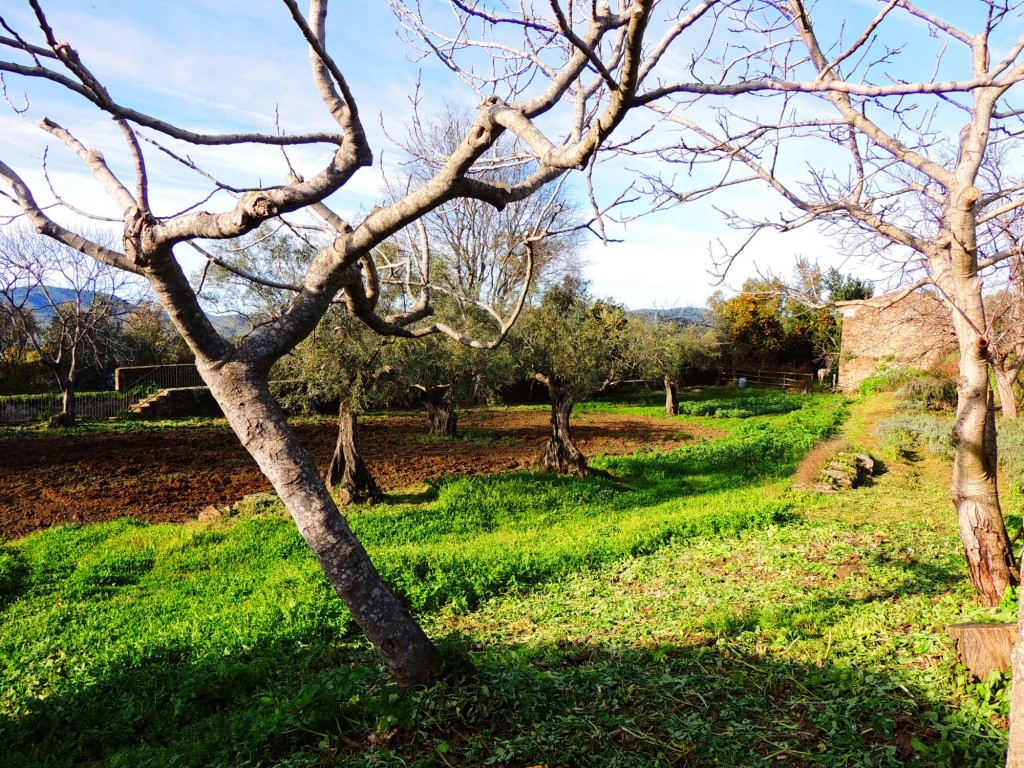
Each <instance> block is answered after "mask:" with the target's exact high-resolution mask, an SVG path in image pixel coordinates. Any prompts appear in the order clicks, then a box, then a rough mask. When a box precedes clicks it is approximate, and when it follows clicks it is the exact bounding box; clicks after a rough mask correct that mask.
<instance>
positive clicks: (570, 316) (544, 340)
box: [515, 282, 643, 475]
mask: <svg viewBox="0 0 1024 768" xmlns="http://www.w3.org/2000/svg"><path fill="white" fill-rule="evenodd" d="M642 322H643V321H642V320H641V319H640V318H634V319H633V320H632V321H631V320H630V318H629V316H628V315H627V313H626V311H625V310H624V309H623V308H622V307H621V306H619V305H617V304H613V303H611V302H607V301H601V300H595V299H593V298H591V297H590V296H588V295H587V293H586V291H585V289H584V288H583V287H582V286H580V285H579V284H574V283H571V282H570V283H565V284H562V285H557V286H552V287H551V288H549V289H548V290H547V292H545V293H544V295H543V296H541V297H540V300H539V301H538V302H537V304H536V306H533V307H530V308H529V309H528V310H527V311H526V312H525V313H524V316H523V318H522V320H520V324H519V326H518V327H517V330H516V342H515V347H516V350H517V355H518V356H519V359H520V365H521V367H522V369H523V370H524V371H525V372H526V373H527V375H529V376H531V377H532V378H533V379H535V380H536V381H538V382H540V383H541V384H542V385H544V388H545V389H546V390H547V394H548V399H549V400H550V402H551V435H550V437H549V438H548V441H547V443H546V444H545V447H544V451H543V452H542V453H541V455H540V457H539V458H538V460H537V463H538V465H539V466H540V467H541V468H543V469H545V470H546V471H548V472H554V473H556V474H559V475H586V474H588V472H589V471H590V469H589V467H588V466H587V459H586V457H585V456H584V455H583V453H582V451H580V449H579V447H578V446H577V445H576V442H575V441H574V440H573V438H572V429H571V426H570V418H571V416H572V410H573V407H574V406H575V405H576V403H578V402H579V401H580V400H581V399H583V398H586V397H588V396H590V395H594V394H597V393H598V392H602V391H604V390H606V389H608V388H609V387H611V386H614V385H615V384H617V383H619V382H620V381H621V380H622V379H623V378H625V376H627V375H628V374H629V373H631V372H632V371H633V370H634V368H635V358H634V357H633V356H634V355H638V354H639V353H640V346H639V345H638V344H637V343H636V341H637V339H636V338H635V337H634V334H635V329H634V326H636V325H637V324H639V323H642Z"/></svg>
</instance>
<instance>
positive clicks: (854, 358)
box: [839, 293, 957, 391]
mask: <svg viewBox="0 0 1024 768" xmlns="http://www.w3.org/2000/svg"><path fill="white" fill-rule="evenodd" d="M884 299H885V297H884V296H880V297H878V300H884ZM956 350H957V343H956V336H955V334H954V332H953V323H952V321H951V320H950V317H949V309H948V308H947V307H946V305H945V304H943V302H942V301H941V299H939V298H938V297H936V296H935V295H933V294H930V293H912V294H910V295H909V296H907V297H905V298H903V299H901V300H900V301H898V302H896V303H895V304H893V305H892V306H889V307H885V308H884V309H878V308H875V307H867V306H852V307H844V308H843V339H842V353H841V355H840V358H839V386H840V387H841V388H842V389H844V390H846V391H849V390H852V389H856V388H857V385H858V384H860V383H861V382H862V381H863V380H864V379H866V378H867V377H868V376H872V375H874V374H875V373H876V372H877V370H878V368H879V366H881V365H884V366H886V367H888V368H900V367H904V366H907V367H912V368H919V369H922V370H924V369H927V368H932V367H935V366H937V365H939V364H941V363H942V362H944V361H945V360H947V359H948V358H949V357H950V356H951V355H952V354H953V353H955V352H956Z"/></svg>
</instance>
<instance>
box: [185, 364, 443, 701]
mask: <svg viewBox="0 0 1024 768" xmlns="http://www.w3.org/2000/svg"><path fill="white" fill-rule="evenodd" d="M200 370H201V373H202V375H203V378H204V379H205V380H206V382H207V384H209V386H210V390H211V392H212V393H213V395H214V397H215V398H216V399H217V402H218V403H219V404H220V406H221V408H222V409H223V411H224V415H225V416H226V417H227V420H228V423H229V424H230V425H231V428H232V429H233V430H234V432H235V434H236V435H238V439H239V440H240V441H241V442H242V445H243V446H244V447H245V449H246V450H247V451H248V452H249V454H250V455H251V456H252V457H253V458H254V459H255V460H256V463H257V464H258V465H259V467H260V469H261V470H262V471H263V473H264V474H265V475H266V476H267V479H268V480H270V482H271V484H272V485H273V486H274V489H275V490H276V491H277V493H278V495H279V496H280V497H281V501H283V502H284V505H285V507H286V508H287V509H288V512H289V513H290V514H291V516H292V518H293V519H294V520H295V523H296V525H297V526H298V528H299V531H300V533H301V534H302V537H303V538H304V539H305V540H306V543H307V544H309V547H310V549H312V550H313V553H314V555H315V556H316V558H317V560H318V561H319V563H320V566H321V568H323V571H324V573H325V574H326V575H327V578H328V580H329V581H330V582H331V585H332V586H333V587H334V589H335V591H336V592H337V593H338V595H339V596H340V597H341V599H342V600H343V601H344V602H345V605H346V606H347V607H348V609H349V611H350V612H351V613H352V617H353V618H354V619H355V621H356V623H357V624H358V625H359V627H360V628H361V629H362V630H363V632H364V633H365V634H366V636H367V638H368V639H369V640H370V642H371V643H372V644H373V646H374V648H376V649H377V652H378V653H379V654H380V656H381V658H383V660H384V662H385V663H386V664H387V666H388V669H389V670H390V672H391V674H392V675H393V676H394V678H395V680H396V681H397V682H398V683H399V684H400V685H414V684H417V683H429V682H430V681H431V680H432V679H433V677H434V672H435V666H436V662H437V652H436V649H435V648H434V646H433V644H432V643H431V642H430V640H429V639H428V638H427V636H426V634H424V632H423V630H422V629H420V627H419V626H418V625H417V624H416V622H415V620H414V619H413V618H412V616H411V615H410V613H409V612H408V610H406V608H405V606H404V605H402V603H401V602H400V601H399V600H398V598H397V597H396V596H395V594H394V593H393V592H392V591H391V590H390V589H389V588H388V587H387V585H385V584H384V582H383V581H382V580H381V578H380V575H379V574H378V573H377V569H376V568H375V567H374V566H373V563H371V562H370V558H369V557H368V556H367V554H366V550H365V549H364V548H363V546H362V545H361V544H360V543H359V541H358V540H357V539H356V538H355V536H353V535H352V532H351V530H350V529H349V526H348V522H347V521H346V520H345V518H344V516H343V515H342V514H341V513H340V512H339V511H338V507H337V505H336V504H335V503H334V499H332V498H331V494H330V493H329V491H328V490H327V486H326V485H325V484H324V481H323V479H322V478H321V477H320V474H319V473H318V472H317V468H316V464H315V463H314V461H313V459H312V457H311V456H310V455H309V453H308V452H307V451H306V450H305V448H303V446H302V444H301V443H300V442H299V440H298V438H297V437H296V436H295V433H294V432H292V430H291V428H290V427H289V426H288V424H287V422H286V420H285V415H284V412H283V411H282V410H281V409H280V407H279V406H278V405H277V403H276V402H274V400H273V398H272V397H271V395H270V390H269V388H268V387H267V384H266V382H264V381H259V380H257V379H256V378H255V377H254V376H252V375H251V373H250V372H249V371H247V370H245V367H244V366H243V364H242V363H237V362H236V363H228V364H226V365H223V366H219V367H211V366H210V365H203V366H201V369H200Z"/></svg>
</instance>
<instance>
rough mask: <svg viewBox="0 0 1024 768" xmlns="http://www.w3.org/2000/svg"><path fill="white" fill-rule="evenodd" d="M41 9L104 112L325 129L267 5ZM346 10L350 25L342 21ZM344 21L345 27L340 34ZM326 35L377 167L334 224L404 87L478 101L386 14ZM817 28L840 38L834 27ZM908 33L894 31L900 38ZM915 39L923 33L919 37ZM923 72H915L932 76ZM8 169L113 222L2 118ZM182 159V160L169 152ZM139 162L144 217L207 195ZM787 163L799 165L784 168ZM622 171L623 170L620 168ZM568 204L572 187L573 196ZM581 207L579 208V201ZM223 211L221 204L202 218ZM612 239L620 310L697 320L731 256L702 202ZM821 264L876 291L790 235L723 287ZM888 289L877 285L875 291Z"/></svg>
mask: <svg viewBox="0 0 1024 768" xmlns="http://www.w3.org/2000/svg"><path fill="white" fill-rule="evenodd" d="M44 5H45V8H46V10H47V12H48V14H49V15H50V20H51V22H52V24H53V25H54V27H55V30H56V32H57V35H58V36H59V37H65V38H67V39H68V40H69V41H70V42H71V43H72V45H73V46H75V47H76V48H77V50H79V52H80V53H81V55H82V57H83V59H84V61H85V62H86V63H87V64H88V65H89V66H90V67H91V68H92V69H93V70H94V71H95V72H96V73H97V74H98V75H99V76H100V79H101V81H103V82H104V83H105V84H106V85H107V86H108V88H109V89H110V91H111V92H112V94H113V95H114V97H115V98H116V99H118V100H120V101H122V102H123V103H127V104H130V105H131V106H134V107H136V108H138V109H140V110H141V111H145V112H149V113H151V114H153V115H155V116H158V117H161V118H163V119H166V120H168V121H170V122H174V123H177V124H179V125H182V126H184V127H188V128H190V129H195V130H208V131H232V130H262V131H273V130H274V125H275V114H277V115H279V118H278V119H279V121H280V125H281V127H282V128H283V129H284V130H286V131H288V132H292V133H294V132H299V131H306V130H316V129H326V130H332V129H335V128H336V126H334V125H333V123H332V121H331V120H330V117H329V116H328V115H327V114H326V111H325V110H324V109H323V107H322V105H321V104H320V101H319V99H318V97H317V95H316V93H315V90H314V88H313V85H312V82H311V79H310V77H309V74H308V73H309V67H308V60H307V53H306V48H305V46H304V44H303V43H302V42H301V41H300V40H299V38H298V34H297V32H296V31H295V29H294V27H293V26H292V24H291V21H290V19H289V17H288V13H287V10H286V8H285V7H284V5H283V4H282V3H279V2H273V1H272V0H260V1H258V2H256V1H253V2H245V1H242V0H218V1H217V2H198V1H197V0H178V1H177V2H173V3H172V2H167V3H154V2H130V1H129V0H86V1H85V2H78V1H77V0H74V1H73V0H59V1H57V2H46V3H45V4H44ZM931 5H932V6H934V7H935V8H937V9H938V11H937V12H940V13H941V12H943V11H944V10H950V9H957V8H959V7H960V5H961V4H959V3H955V2H945V3H932V4H931ZM5 6H12V7H9V8H8V7H5V9H4V11H3V14H4V15H5V17H6V18H7V19H8V20H9V21H11V22H13V23H14V24H16V25H18V26H25V25H24V24H23V23H22V22H25V21H26V20H30V16H29V13H30V12H29V9H28V8H27V6H25V5H22V4H21V3H20V2H15V0H8V2H7V3H5ZM842 6H843V8H844V9H845V12H846V13H847V14H848V15H851V16H857V18H856V19H853V20H852V21H851V26H853V25H854V23H855V22H856V21H859V20H860V19H861V18H868V17H870V16H871V15H873V14H874V12H875V9H877V7H878V4H877V3H876V2H873V1H872V0H857V1H856V2H850V3H844V4H842ZM349 8H351V9H352V10H351V11H349V10H348V9H349ZM343 11H344V13H346V14H348V13H351V14H352V15H353V16H354V19H353V20H350V21H347V20H346V19H345V18H344V16H343ZM331 18H332V21H331V23H330V25H329V36H328V45H329V48H330V50H331V52H332V54H333V55H334V56H335V57H336V59H337V61H338V63H339V64H340V65H341V68H342V70H343V71H345V72H346V74H347V76H348V77H349V79H350V83H351V86H352V89H353V91H354V93H355V96H356V99H357V101H358V103H359V106H360V110H361V113H362V115H363V119H364V123H365V126H366V128H367V130H368V131H369V133H370V137H371V142H372V144H373V146H374V150H375V156H376V163H375V167H374V168H370V169H364V170H363V171H361V172H360V173H359V174H358V175H357V176H356V178H355V179H354V180H353V182H352V183H350V184H349V186H347V187H346V188H345V190H343V191H342V192H341V193H339V194H338V195H337V196H336V197H335V198H334V199H333V200H332V203H333V205H334V206H335V207H336V208H337V209H338V210H339V211H341V212H342V213H350V214H351V213H355V212H358V211H359V210H366V209H368V208H369V207H371V206H373V205H374V204H376V203H377V202H379V201H380V200H381V199H383V192H382V178H381V174H382V173H387V171H388V169H389V168H393V167H394V163H396V162H397V161H399V160H400V159H401V153H400V151H399V150H398V149H397V148H395V147H394V146H393V145H392V144H391V143H390V142H389V140H388V139H387V138H386V136H385V133H384V130H383V129H382V128H381V125H382V123H383V124H386V125H387V126H388V132H390V133H392V134H393V135H394V136H401V135H402V134H403V133H404V130H405V129H404V125H405V124H407V123H408V120H409V117H410V112H411V102H410V99H411V98H412V95H413V92H414V86H415V83H416V81H417V78H419V79H420V80H421V82H422V88H421V95H422V104H423V106H424V107H425V111H426V112H428V113H429V112H431V111H440V110H441V109H442V108H443V105H444V104H445V103H446V102H447V103H450V104H456V105H464V106H472V104H473V103H474V102H475V101H476V97H475V95H474V94H473V93H472V92H471V91H470V90H469V89H468V88H466V87H465V86H464V85H463V84H462V83H461V82H460V81H458V80H457V79H456V78H455V77H454V76H452V75H451V74H450V73H449V72H447V71H446V70H444V69H443V68H441V67H439V65H438V64H436V63H435V62H433V61H430V60H426V61H420V62H413V61H410V60H409V52H408V48H407V47H406V45H405V43H404V42H403V41H401V40H400V39H398V37H397V36H396V34H395V30H396V29H397V24H396V22H395V20H394V18H393V17H392V15H391V13H390V11H389V10H388V8H387V6H386V3H383V2H379V1H374V0H365V1H364V2H355V3H348V4H345V5H344V6H343V5H341V4H338V5H337V6H336V7H335V9H334V15H333V16H332V17H331ZM826 21H828V22H829V23H832V24H838V23H839V22H840V17H838V16H837V15H835V14H833V15H831V16H829V17H827V19H826ZM915 24H916V22H913V21H910V22H905V23H903V27H900V26H896V27H895V28H894V29H895V31H894V33H893V34H895V35H897V36H899V35H900V34H901V31H900V30H901V29H902V30H903V32H905V33H906V35H907V36H908V38H909V37H910V36H911V34H912V33H913V32H914V31H915V30H914V26H915ZM917 31H918V32H919V31H920V30H917ZM927 60H928V57H927V56H926V57H924V61H925V62H927ZM7 80H8V94H9V96H10V98H11V99H12V101H13V102H14V103H15V104H17V105H22V104H23V102H22V96H21V94H22V93H23V92H24V91H26V90H30V91H31V94H32V95H31V101H30V103H29V114H30V115H31V116H32V117H33V118H38V117H40V116H42V115H44V114H45V115H47V116H49V117H51V118H53V119H55V120H57V121H58V122H60V123H62V124H63V125H65V126H66V127H68V128H69V129H71V130H72V131H73V132H74V133H75V134H76V135H77V136H78V137H79V138H81V139H82V140H83V141H85V143H87V144H88V145H90V146H98V147H101V148H104V149H105V148H107V147H110V148H113V152H107V153H106V154H107V155H108V157H107V159H108V161H110V162H111V164H112V165H113V166H114V167H115V168H117V167H120V168H124V167H125V166H124V164H123V157H121V156H120V154H121V153H120V152H118V150H117V148H119V147H120V146H121V142H120V138H119V136H118V135H117V133H116V129H115V127H114V126H113V125H112V124H111V122H110V121H109V120H107V119H104V118H103V117H102V116H101V115H99V114H98V113H97V112H96V111H95V110H93V109H90V108H89V107H87V106H84V105H82V104H81V103H78V102H75V101H72V100H70V99H68V97H67V95H66V94H64V93H62V92H61V91H60V90H59V89H57V88H53V87H45V86H44V87H42V88H40V87H39V84H38V83H27V84H26V83H25V82H24V81H19V80H18V79H17V78H12V77H8V78H7ZM0 135H3V137H4V139H3V145H4V150H3V156H4V158H5V159H6V160H8V162H10V161H11V160H14V161H15V162H14V163H13V164H14V165H15V166H16V167H17V168H18V170H19V171H20V172H22V173H23V174H24V175H25V176H26V178H28V179H29V180H30V181H31V182H32V184H33V186H34V188H35V189H36V192H37V195H38V196H39V197H40V198H43V199H45V198H46V197H47V194H46V185H45V183H44V182H43V181H42V178H41V173H40V170H39V169H40V165H41V162H40V158H41V156H42V152H43V148H44V147H45V146H46V145H47V144H49V145H50V149H49V153H48V157H47V167H48V171H49V176H50V179H51V181H52V182H53V183H54V185H55V186H56V187H57V188H58V189H59V190H60V192H61V194H62V196H65V197H66V198H67V199H68V200H70V201H72V202H73V203H74V204H75V205H76V206H79V207H81V208H86V209H89V210H94V211H97V212H99V213H102V214H105V215H111V216H116V215H117V212H116V211H113V210H111V207H110V205H109V204H107V203H106V202H105V200H104V196H103V194H102V192H101V191H99V189H98V187H97V186H96V185H95V183H94V182H93V181H92V180H91V179H90V178H88V177H87V176H86V174H85V173H84V172H83V169H82V166H81V165H80V163H79V161H78V160H77V158H75V157H74V156H72V155H71V154H70V153H69V152H67V151H66V150H65V149H64V148H63V147H62V146H60V145H57V144H56V143H55V142H54V141H49V142H48V141H47V140H46V138H47V137H45V135H44V134H42V133H41V132H40V131H39V130H38V129H37V128H35V127H34V126H32V125H30V124H28V123H26V122H25V121H23V120H21V119H20V118H19V117H18V116H17V115H15V114H13V113H12V112H11V110H9V109H7V110H5V111H0ZM179 148H181V147H179ZM188 152H189V154H190V156H191V157H193V158H194V159H196V160H197V161H199V163H200V164H201V165H202V166H203V167H204V168H206V169H207V170H209V171H211V172H212V173H214V174H215V175H217V176H218V177H222V178H223V179H224V180H225V181H229V182H231V183H233V184H237V185H246V184H254V183H259V182H263V183H275V182H277V181H279V180H280V179H281V178H282V175H283V172H284V164H283V162H282V159H281V155H280V152H279V151H278V150H276V149H268V148H253V147H242V148H235V149H230V150H224V149H217V150H215V151H214V150H204V149H193V148H189V149H188ZM147 156H148V158H149V161H150V169H151V178H152V180H153V184H152V202H153V204H154V208H155V210H156V211H157V212H158V213H172V212H176V211H178V210H180V209H182V208H184V207H186V206H188V205H190V204H192V203H194V202H196V201H197V199H200V198H201V197H203V196H204V195H205V194H206V190H207V186H206V185H205V183H204V182H203V180H202V179H200V178H198V177H196V176H195V175H193V174H190V173H187V172H184V171H183V170H182V169H181V168H180V167H178V166H177V165H176V164H175V163H173V162H171V161H170V160H168V159H166V158H164V157H162V156H161V155H160V153H158V152H155V151H151V150H147ZM326 156H327V155H326V150H324V149H322V148H321V149H315V148H304V149H298V150H294V151H292V152H291V157H292V160H293V162H295V163H296V165H297V166H298V167H299V168H300V170H302V169H306V170H310V171H312V170H313V169H315V168H317V166H318V165H319V164H322V163H323V162H324V159H325V157H326ZM792 162H794V163H800V162H802V158H798V157H797V158H794V159H793V160H792ZM625 165H626V167H629V163H626V164H625ZM613 171H614V172H613V173H612V174H609V175H610V177H611V179H610V180H606V181H604V182H602V184H603V186H601V187H599V190H598V191H599V192H601V193H604V194H606V195H609V196H610V195H612V194H614V192H613V189H614V184H615V183H617V182H618V181H619V180H621V178H622V176H623V168H622V166H621V165H620V166H617V167H616V168H614V169H613ZM577 188H578V189H579V187H577ZM579 194H582V192H580V193H579ZM714 203H715V204H716V205H718V206H721V207H723V208H727V209H730V208H733V209H745V210H757V211H758V212H769V211H772V210H774V209H776V208H778V201H777V200H776V199H775V197H774V195H773V194H772V193H769V192H766V191H764V190H762V189H755V188H744V189H741V190H739V191H736V192H729V193H727V194H726V193H723V194H721V195H720V196H718V197H717V198H715V200H714ZM217 205H219V207H220V208H222V209H223V208H227V207H230V206H231V202H230V200H228V199H227V198H225V199H221V200H217V199H216V198H215V199H214V201H211V203H210V206H217ZM609 234H610V235H611V236H612V237H614V238H616V239H621V240H623V242H617V243H611V244H609V245H607V246H605V245H602V244H601V243H600V242H598V241H597V240H592V241H591V242H589V243H588V244H587V247H586V252H585V257H586V260H587V262H588V267H587V276H588V277H589V278H590V280H591V281H592V289H593V291H594V293H596V294H598V295H605V296H611V297H613V298H615V299H617V300H619V301H622V302H624V303H626V304H627V305H629V306H631V307H642V306H653V305H658V306H670V305H677V304H692V305H701V304H703V303H704V302H705V300H706V298H707V296H708V295H709V294H710V293H711V292H712V291H713V290H715V289H716V287H718V286H716V285H715V284H714V282H715V281H714V279H713V278H712V276H711V275H710V274H709V273H710V272H711V271H712V262H711V259H710V256H709V253H708V251H709V246H711V245H712V244H714V243H716V242H717V241H718V240H719V239H721V240H722V241H724V242H726V243H737V242H739V240H740V239H741V238H740V237H739V236H738V235H737V234H735V233H733V232H730V231H729V230H728V228H727V227H726V226H725V224H724V222H723V220H722V217H721V216H720V215H719V214H718V213H717V212H716V211H715V210H714V209H713V208H712V205H711V202H700V203H695V204H690V205H686V206H683V207H680V208H675V209H672V210H669V211H663V212H660V213H657V214H653V215H650V216H648V217H645V218H643V219H640V220H637V221H633V222H631V223H630V224H628V226H626V227H624V228H616V229H613V230H611V231H610V232H609ZM798 255H799V256H804V257H807V258H810V259H816V260H818V261H819V262H820V263H821V264H822V265H823V266H825V267H827V266H839V267H840V268H842V269H843V270H844V271H854V272H857V273H858V274H861V275H863V276H867V277H875V276H877V274H878V273H877V272H876V271H874V270H873V268H872V267H870V266H865V265H860V264H857V263H853V262H845V261H844V260H843V259H842V257H840V256H839V255H838V254H837V253H836V251H835V249H834V248H833V247H832V246H831V244H830V242H829V240H828V239H827V238H825V237H824V236H822V235H821V234H819V233H818V232H817V231H816V230H814V229H812V228H804V229H802V230H799V231H797V232H794V233H790V234H787V235H785V236H778V235H775V236H771V235H769V236H764V237H763V238H762V239H761V240H760V241H759V242H757V243H756V244H755V246H754V247H752V248H751V249H750V250H749V251H748V252H747V253H746V254H745V255H744V256H743V257H742V258H741V259H740V260H739V261H737V263H736V264H735V265H734V266H733V268H732V270H731V272H730V275H729V277H728V279H727V281H726V283H725V287H726V288H728V287H732V288H736V287H738V286H739V285H740V284H741V283H742V281H743V279H744V278H746V277H749V276H752V275H754V274H755V273H756V272H757V271H758V270H760V271H762V272H766V271H772V272H775V273H782V274H788V273H789V271H790V269H791V266H792V263H793V260H794V257H795V256H798ZM883 288H884V286H883Z"/></svg>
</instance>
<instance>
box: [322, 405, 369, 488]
mask: <svg viewBox="0 0 1024 768" xmlns="http://www.w3.org/2000/svg"><path fill="white" fill-rule="evenodd" d="M324 480H325V481H326V482H327V486H328V487H329V488H333V487H335V486H337V491H336V493H335V496H336V497H337V499H338V501H339V502H340V503H341V504H343V505H346V504H351V503H352V502H363V501H378V500H379V499H380V496H381V493H380V488H379V487H378V486H377V481H376V480H374V479H373V474H372V473H371V472H370V470H369V469H368V468H367V466H366V462H365V461H363V456H362V454H361V453H360V451H359V422H358V417H357V416H356V412H355V411H353V410H352V407H351V406H350V405H349V403H348V401H347V400H344V399H343V400H342V401H341V406H340V407H339V408H338V441H337V443H336V444H335V446H334V455H333V456H332V457H331V464H330V466H329V467H328V468H327V472H326V473H325V474H324Z"/></svg>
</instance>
